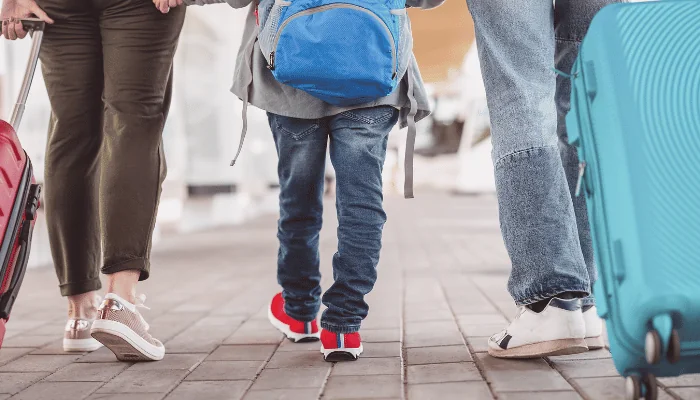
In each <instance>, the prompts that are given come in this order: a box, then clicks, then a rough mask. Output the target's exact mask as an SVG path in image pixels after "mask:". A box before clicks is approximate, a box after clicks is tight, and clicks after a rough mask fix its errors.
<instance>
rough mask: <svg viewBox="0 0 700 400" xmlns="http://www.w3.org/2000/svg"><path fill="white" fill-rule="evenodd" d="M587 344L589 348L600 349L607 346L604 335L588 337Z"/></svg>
mask: <svg viewBox="0 0 700 400" xmlns="http://www.w3.org/2000/svg"><path fill="white" fill-rule="evenodd" d="M586 345H587V346H588V350H600V349H602V348H604V347H605V341H604V340H603V337H602V336H596V337H587V338H586Z"/></svg>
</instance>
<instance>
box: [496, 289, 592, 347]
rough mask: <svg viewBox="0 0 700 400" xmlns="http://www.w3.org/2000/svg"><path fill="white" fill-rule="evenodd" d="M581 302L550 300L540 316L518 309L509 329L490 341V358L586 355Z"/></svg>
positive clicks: (523, 308) (524, 309) (575, 300)
mask: <svg viewBox="0 0 700 400" xmlns="http://www.w3.org/2000/svg"><path fill="white" fill-rule="evenodd" d="M585 336H586V325H585V322H584V320H583V313H582V312H581V300H579V299H572V300H562V299H557V298H553V299H552V300H550V301H549V304H547V307H545V309H544V310H542V312H539V313H536V312H534V311H532V310H531V309H529V308H527V307H520V313H519V314H518V316H517V317H516V318H515V320H513V322H511V323H510V325H509V326H508V327H507V328H506V329H505V330H503V331H502V332H501V333H498V334H496V335H494V336H492V337H491V338H490V339H489V354H490V355H491V356H493V357H499V358H539V357H547V356H559V355H566V354H577V353H583V352H585V351H588V347H587V346H586V341H585V339H584V338H585Z"/></svg>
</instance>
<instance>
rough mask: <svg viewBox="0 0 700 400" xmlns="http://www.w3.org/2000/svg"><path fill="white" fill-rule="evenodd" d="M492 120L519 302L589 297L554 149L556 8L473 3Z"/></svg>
mask: <svg viewBox="0 0 700 400" xmlns="http://www.w3.org/2000/svg"><path fill="white" fill-rule="evenodd" d="M468 4H469V8H470V11H471V13H472V15H473V17H474V23H475V28H476V38H477V42H478V46H479V56H480V59H481V67H482V72H483V77H484V83H485V87H486V93H487V101H488V105H489V113H490V118H491V125H492V128H491V132H492V137H493V145H494V151H493V158H494V165H495V175H496V187H497V193H498V202H499V210H500V219H501V230H502V233H503V238H504V241H505V245H506V248H507V249H508V253H509V255H510V258H511V262H512V265H513V269H512V273H511V276H510V280H509V283H508V289H509V291H510V293H511V295H512V296H513V298H514V299H515V301H516V303H517V304H518V305H525V304H531V303H535V302H538V301H541V300H546V299H549V298H551V297H553V296H556V295H559V294H561V293H565V292H573V293H576V294H577V295H587V294H588V293H589V292H590V283H589V277H588V271H587V270H586V266H585V262H584V259H583V256H582V253H581V249H580V248H579V238H578V231H577V227H576V219H575V214H574V209H573V204H572V202H571V196H570V194H569V188H568V184H567V181H566V175H565V173H564V168H563V166H562V162H561V158H560V156H559V150H558V148H557V135H556V128H557V114H556V105H555V103H554V94H555V87H556V78H555V74H554V73H553V72H552V70H551V66H552V61H553V59H554V50H555V40H554V29H553V26H554V23H553V7H552V2H551V1H549V0H538V1H533V2H529V3H528V7H524V8H523V7H520V6H518V5H517V4H516V3H513V2H510V1H507V0H489V1H486V0H469V1H468Z"/></svg>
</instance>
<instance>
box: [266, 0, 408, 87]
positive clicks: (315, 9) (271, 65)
mask: <svg viewBox="0 0 700 400" xmlns="http://www.w3.org/2000/svg"><path fill="white" fill-rule="evenodd" d="M336 8H348V9H351V10H356V11H360V12H364V13H366V14H369V15H371V16H372V17H373V18H374V19H376V20H377V21H379V22H380V23H381V25H382V26H383V27H384V31H385V32H386V36H387V38H389V41H390V42H391V66H392V74H391V79H392V80H393V79H396V76H397V75H398V71H397V70H398V65H397V55H396V42H395V41H394V35H392V33H391V30H390V29H389V27H388V26H387V25H386V23H385V22H384V20H382V19H381V18H380V17H379V16H378V15H377V14H375V13H373V12H372V11H370V10H368V9H366V8H364V7H360V6H356V5H354V4H345V3H336V4H327V5H325V6H319V7H313V8H308V9H306V10H304V11H299V12H298V13H296V14H293V15H292V16H291V17H289V18H287V19H286V20H285V21H284V22H283V23H282V25H280V27H279V29H278V30H277V33H276V34H275V40H274V41H273V42H272V48H273V49H274V50H273V51H272V52H271V53H270V57H269V58H270V63H269V64H268V66H267V68H268V69H270V70H274V69H275V50H277V43H278V42H279V40H280V36H282V30H284V28H285V27H286V26H287V24H289V23H290V22H292V21H293V20H295V19H297V18H299V17H303V16H306V15H311V14H316V13H319V12H323V11H328V10H332V9H336Z"/></svg>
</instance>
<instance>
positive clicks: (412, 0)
mask: <svg viewBox="0 0 700 400" xmlns="http://www.w3.org/2000/svg"><path fill="white" fill-rule="evenodd" d="M444 2H445V0H406V5H407V6H409V7H415V8H422V9H424V10H429V9H431V8H435V7H437V6H439V5H441V4H442V3H444Z"/></svg>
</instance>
